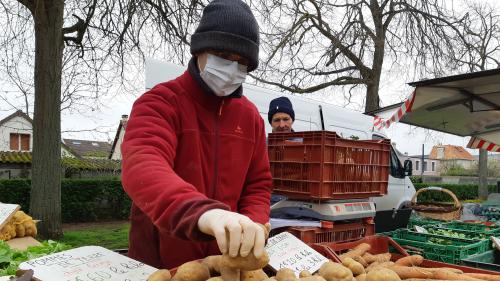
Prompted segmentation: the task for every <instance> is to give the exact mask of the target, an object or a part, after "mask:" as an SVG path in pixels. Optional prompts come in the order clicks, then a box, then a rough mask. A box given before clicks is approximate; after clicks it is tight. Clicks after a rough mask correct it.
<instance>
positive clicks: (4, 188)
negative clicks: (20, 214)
mask: <svg viewBox="0 0 500 281" xmlns="http://www.w3.org/2000/svg"><path fill="white" fill-rule="evenodd" d="M30 189H31V180H29V179H11V180H0V202H5V203H17V204H19V205H21V209H22V210H25V211H29V202H30ZM130 202H131V201H130V198H129V197H128V196H127V194H126V193H125V192H124V191H123V188H122V185H121V181H120V180H119V179H63V180H62V182H61V205H62V206H61V207H62V219H63V222H89V221H98V220H111V219H126V218H128V215H129V212H130Z"/></svg>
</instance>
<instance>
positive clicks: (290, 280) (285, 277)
mask: <svg viewBox="0 0 500 281" xmlns="http://www.w3.org/2000/svg"><path fill="white" fill-rule="evenodd" d="M276 280H278V281H296V280H298V279H297V277H296V276H295V272H293V270H291V269H289V268H282V269H280V270H278V272H277V273H276Z"/></svg>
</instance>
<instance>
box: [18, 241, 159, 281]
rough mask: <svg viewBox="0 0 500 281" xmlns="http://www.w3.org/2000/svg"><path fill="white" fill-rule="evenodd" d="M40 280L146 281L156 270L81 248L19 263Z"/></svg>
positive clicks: (115, 255)
mask: <svg viewBox="0 0 500 281" xmlns="http://www.w3.org/2000/svg"><path fill="white" fill-rule="evenodd" d="M19 268H20V269H24V270H27V269H33V270H34V272H35V277H36V278H38V279H40V280H43V281H146V280H147V278H148V276H149V275H151V274H152V273H153V272H155V271H156V268H154V267H151V266H149V265H145V264H143V263H141V262H138V261H135V260H133V259H130V258H127V257H125V256H122V255H120V254H118V253H115V252H113V251H110V250H108V249H105V248H102V247H98V246H85V247H80V248H76V249H72V250H68V251H64V252H59V253H56V254H52V255H48V256H44V257H40V258H37V259H33V260H29V261H26V262H23V263H21V264H20V265H19Z"/></svg>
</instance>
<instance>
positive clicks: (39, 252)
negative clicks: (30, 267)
mask: <svg viewBox="0 0 500 281" xmlns="http://www.w3.org/2000/svg"><path fill="white" fill-rule="evenodd" d="M68 249H71V246H69V245H66V244H62V243H58V242H55V241H52V240H48V241H44V242H42V245H41V246H31V247H28V249H27V250H25V251H18V250H13V249H11V248H10V247H9V245H8V244H7V243H5V242H4V241H1V240H0V276H5V275H14V274H15V273H16V270H17V268H18V267H19V264H20V263H22V262H24V261H27V260H31V259H34V258H38V257H41V256H46V255H50V254H53V253H57V252H61V251H65V250H68Z"/></svg>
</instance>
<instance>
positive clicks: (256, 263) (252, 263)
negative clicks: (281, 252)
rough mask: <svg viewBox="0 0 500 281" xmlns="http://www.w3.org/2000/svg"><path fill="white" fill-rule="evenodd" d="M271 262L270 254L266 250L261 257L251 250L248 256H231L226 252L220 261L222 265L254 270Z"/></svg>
mask: <svg viewBox="0 0 500 281" xmlns="http://www.w3.org/2000/svg"><path fill="white" fill-rule="evenodd" d="M268 263H269V256H268V255H267V253H266V252H264V254H262V256H260V257H259V258H256V257H255V256H254V254H253V252H250V254H248V256H246V257H241V256H237V257H234V258H232V257H230V256H229V255H227V254H225V255H222V260H221V262H220V267H221V268H222V267H228V268H234V269H241V270H244V271H252V270H257V269H262V268H264V267H265V266H266V265H267V264H268Z"/></svg>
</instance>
